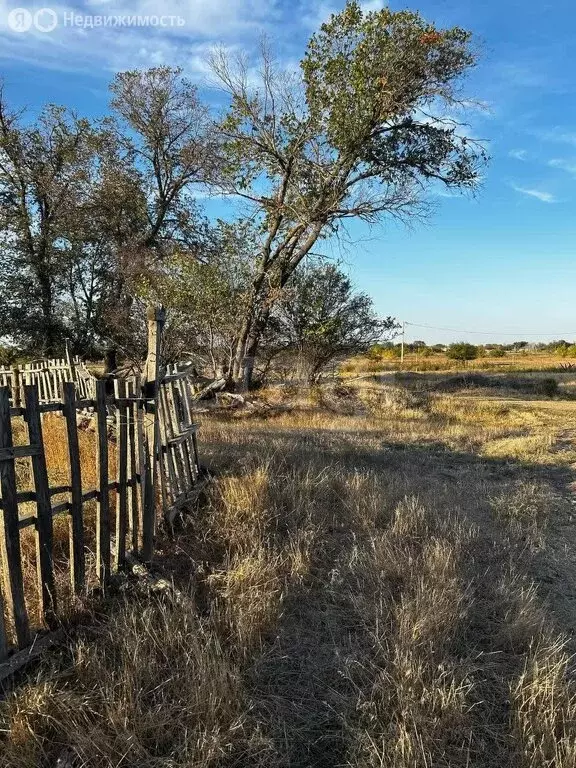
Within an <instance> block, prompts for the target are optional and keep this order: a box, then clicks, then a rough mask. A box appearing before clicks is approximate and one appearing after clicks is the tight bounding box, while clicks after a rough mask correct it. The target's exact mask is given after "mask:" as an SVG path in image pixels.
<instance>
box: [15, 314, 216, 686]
mask: <svg viewBox="0 0 576 768" xmlns="http://www.w3.org/2000/svg"><path fill="white" fill-rule="evenodd" d="M161 328H162V314H161V313H158V312H154V313H152V314H151V315H149V355H148V360H147V363H146V367H145V370H144V375H143V377H142V380H141V379H140V378H139V377H138V376H133V377H132V378H130V379H126V380H121V379H117V380H115V381H114V382H113V387H114V391H113V393H108V392H107V381H106V380H96V379H95V380H94V381H93V382H91V383H89V385H83V384H82V383H81V382H82V381H84V382H86V381H88V379H82V377H80V376H78V375H77V373H78V370H79V367H78V365H79V364H78V362H75V367H76V370H75V373H74V378H73V379H72V378H71V369H70V365H68V364H67V362H66V361H64V360H58V361H43V362H41V363H34V364H30V365H28V366H23V367H22V368H20V369H18V370H15V369H10V370H9V371H7V370H6V369H0V491H1V496H0V513H1V517H0V523H1V525H0V574H1V576H2V579H0V679H1V677H2V673H3V672H2V668H3V666H6V667H10V668H11V663H12V660H13V659H15V658H16V657H15V656H14V657H10V654H11V653H13V652H14V651H15V650H16V648H21V649H22V648H25V647H27V646H28V644H29V642H30V639H31V636H32V634H33V632H34V631H38V629H39V628H40V627H39V626H37V620H34V619H33V617H32V618H31V616H30V615H29V612H28V610H27V600H28V596H29V595H30V594H32V592H36V593H37V595H38V599H39V603H38V604H39V614H40V617H41V619H42V623H43V625H44V626H45V627H48V628H51V627H53V626H54V625H55V624H56V623H57V622H58V621H59V612H58V611H59V595H58V589H59V584H61V581H59V580H58V578H57V577H56V573H55V563H54V541H53V539H54V532H53V525H54V522H53V521H54V516H56V515H61V514H65V515H67V516H68V520H69V548H68V557H67V559H66V563H67V567H68V569H69V574H70V582H71V587H72V590H73V592H74V593H75V594H82V593H85V591H86V588H87V586H89V585H92V586H94V585H95V584H99V585H100V587H101V588H102V589H106V587H107V585H108V583H109V581H110V578H111V577H112V576H113V574H114V573H115V572H118V571H121V570H122V569H123V568H124V567H125V565H126V562H127V558H128V553H130V555H131V556H133V557H137V558H139V559H140V560H141V561H143V562H149V561H150V560H151V559H152V556H153V553H154V543H155V535H156V527H157V522H158V518H159V516H162V517H163V518H164V519H165V520H166V521H167V522H168V523H169V524H170V525H171V524H172V523H173V521H174V518H175V516H176V514H177V513H178V512H179V511H181V510H182V509H183V508H185V507H186V505H187V504H190V503H191V502H192V501H193V500H194V499H195V498H196V497H197V495H198V493H199V491H200V489H201V487H202V483H201V481H200V464H199V459H198V445H197V439H196V431H197V428H198V425H197V424H196V423H195V422H194V397H195V395H196V391H195V384H194V379H195V375H194V373H193V371H192V370H191V368H190V366H178V367H172V368H169V369H168V370H167V372H163V371H161V370H160V366H159V350H160V332H161ZM67 365H68V367H66V366H67ZM87 393H89V394H90V396H89V397H87V396H86V395H87ZM79 411H81V412H82V413H84V414H85V413H87V412H89V413H91V414H93V417H94V421H95V427H96V455H95V457H94V460H95V462H96V466H97V478H98V482H97V487H96V488H88V489H87V488H85V487H84V484H83V477H82V463H81V457H80V444H79V439H78V426H77V421H78V412H79ZM46 413H55V414H60V415H61V416H62V418H63V426H64V427H65V433H66V438H67V456H68V465H69V482H68V483H67V484H66V485H64V486H58V487H54V486H53V485H51V484H50V478H49V474H48V471H47V466H46V456H45V447H44V437H43V422H42V419H43V414H46ZM82 418H84V417H82ZM15 419H23V421H24V423H25V425H26V427H27V444H26V445H14V440H13V423H14V420H15ZM110 441H113V443H114V444H115V454H116V467H115V471H114V474H113V477H112V478H111V477H110V476H109V475H110V474H111V473H110V471H109V466H108V458H109V443H110ZM21 458H29V459H30V462H31V465H32V475H33V482H34V489H33V490H28V489H27V490H19V488H18V478H17V473H16V461H17V460H18V459H21ZM55 496H59V497H62V496H64V497H65V499H66V500H65V501H62V500H60V499H59V500H58V502H57V503H53V497H55ZM89 501H95V502H96V521H95V526H94V527H95V530H94V531H93V534H94V538H95V569H94V570H91V571H90V572H89V573H88V568H87V549H86V540H85V539H86V519H85V505H86V503H87V502H89ZM159 501H160V502H161V503H160V504H159V503H158V502H159ZM30 502H32V503H34V504H35V513H34V514H26V515H25V514H24V513H23V510H22V505H24V504H29V503H30ZM29 527H31V528H33V530H34V537H35V543H36V566H37V577H36V578H37V583H36V584H34V583H28V582H27V579H30V576H29V574H30V570H29V569H24V568H23V560H22V551H21V542H20V537H21V532H22V531H24V530H25V529H27V528H29ZM90 535H92V534H90ZM58 567H59V568H60V569H61V568H62V562H61V561H59V564H58ZM35 621H36V624H35ZM9 657H10V658H11V661H10V662H9V663H8V662H5V661H4V660H5V659H7V658H9Z"/></svg>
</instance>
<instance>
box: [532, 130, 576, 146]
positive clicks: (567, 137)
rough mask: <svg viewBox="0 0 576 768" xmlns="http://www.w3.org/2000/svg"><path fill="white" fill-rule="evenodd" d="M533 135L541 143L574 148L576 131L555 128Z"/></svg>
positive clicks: (536, 132)
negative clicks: (569, 145) (566, 145)
mask: <svg viewBox="0 0 576 768" xmlns="http://www.w3.org/2000/svg"><path fill="white" fill-rule="evenodd" d="M534 133H535V135H536V136H537V137H538V138H539V139H540V140H541V141H549V142H554V143H558V144H572V145H573V146H575V147H576V131H571V130H566V129H565V128H559V127H556V128H550V129H547V130H543V131H535V132H534Z"/></svg>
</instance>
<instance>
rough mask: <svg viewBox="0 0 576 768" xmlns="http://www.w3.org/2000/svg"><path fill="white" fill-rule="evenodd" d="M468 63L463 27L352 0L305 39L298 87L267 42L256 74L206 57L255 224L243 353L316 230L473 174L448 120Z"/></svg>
mask: <svg viewBox="0 0 576 768" xmlns="http://www.w3.org/2000/svg"><path fill="white" fill-rule="evenodd" d="M474 62H475V57H474V53H473V51H472V46H471V36H470V33H469V32H466V31H464V30H462V29H459V28H451V29H437V28H436V27H434V26H433V25H432V24H429V23H428V22H426V21H424V20H423V19H422V18H421V17H420V16H419V15H418V14H415V13H410V12H407V11H399V12H394V11H391V10H389V9H388V8H384V9H382V10H377V11H371V12H367V13H365V12H363V11H362V9H361V7H360V5H359V4H358V3H356V2H348V3H347V4H346V7H345V8H344V10H342V11H341V12H340V13H337V14H333V15H332V16H331V18H330V20H329V21H328V22H326V23H325V24H323V25H322V27H321V28H320V30H319V31H318V32H317V33H316V34H315V35H313V36H312V38H311V40H310V41H309V44H308V46H307V49H306V52H305V54H304V57H303V59H302V62H301V70H302V78H303V88H300V84H299V83H297V82H296V81H295V80H294V79H292V80H291V79H290V78H288V77H285V76H283V75H282V74H281V73H280V72H279V70H278V68H277V67H276V66H275V63H274V61H273V59H272V58H271V56H270V53H269V51H267V50H264V51H263V56H262V62H261V68H260V73H261V81H260V82H259V83H257V84H254V83H253V81H252V80H251V78H249V77H248V72H249V67H248V65H247V62H243V61H241V62H240V63H239V64H238V65H235V63H234V62H231V61H230V59H229V58H227V55H226V53H225V52H222V51H220V52H218V53H217V54H216V55H215V56H214V59H213V68H214V71H215V73H216V75H217V77H218V78H219V79H220V82H221V83H222V85H223V87H224V89H225V90H226V91H227V93H228V95H229V99H230V108H229V110H228V111H227V113H226V115H225V117H224V118H223V120H222V122H221V133H222V137H223V147H224V153H225V156H226V161H225V163H224V167H223V171H224V173H223V176H222V180H221V189H222V190H223V191H224V192H225V193H229V194H234V195H236V196H240V197H242V198H243V199H245V200H247V201H248V202H249V203H251V204H252V206H253V211H252V213H251V215H252V216H253V217H254V219H255V220H258V221H259V222H260V224H261V237H260V243H259V249H258V253H257V255H256V260H257V261H258V264H259V270H260V271H259V273H257V276H256V279H255V281H254V291H253V296H252V300H251V303H250V306H249V307H248V308H247V314H246V317H245V318H244V322H243V327H242V332H241V334H240V335H239V339H238V355H237V358H238V359H241V358H242V356H243V355H244V353H245V350H247V349H249V350H250V354H252V353H253V352H254V350H255V349H256V347H257V344H258V339H259V336H260V335H261V333H262V319H263V318H265V315H266V312H268V311H269V310H270V307H271V306H272V305H273V303H274V301H275V300H276V298H277V297H278V296H279V295H280V289H281V288H282V286H284V285H286V284H287V283H288V281H289V280H290V276H291V275H292V274H293V272H294V270H296V268H297V267H298V265H299V264H300V263H301V261H302V260H303V259H304V258H305V257H306V256H307V255H308V254H309V253H310V251H311V249H312V248H313V247H314V245H315V243H316V242H317V241H318V239H319V238H322V237H327V236H329V235H330V234H332V233H334V232H335V231H337V230H338V228H339V227H340V226H341V225H342V222H343V221H345V220H346V219H348V218H360V219H363V220H365V221H369V222H374V221H377V220H379V219H381V218H382V217H386V216H388V215H392V216H394V217H396V218H400V219H406V218H410V217H413V216H418V215H419V214H420V213H422V211H423V209H424V208H425V207H426V203H425V196H424V194H423V192H424V191H425V189H426V187H427V185H428V184H430V183H434V184H436V183H438V182H441V183H444V184H445V185H446V186H448V187H451V188H455V189H462V188H470V187H473V186H474V185H475V184H476V183H477V181H478V179H479V173H480V170H481V168H482V166H483V164H484V162H485V160H486V156H485V153H484V152H483V150H482V148H481V147H480V146H479V145H478V144H477V142H475V141H474V140H472V139H471V138H470V137H467V136H465V135H461V134H460V133H459V130H457V128H456V125H455V124H454V122H453V121H451V120H450V119H446V112H447V110H448V109H449V108H451V107H452V105H453V103H454V101H456V100H457V98H458V88H459V85H460V80H461V78H462V76H463V75H464V74H465V73H466V72H467V71H468V70H469V69H470V68H471V67H472V66H473V65H474ZM264 324H265V323H264Z"/></svg>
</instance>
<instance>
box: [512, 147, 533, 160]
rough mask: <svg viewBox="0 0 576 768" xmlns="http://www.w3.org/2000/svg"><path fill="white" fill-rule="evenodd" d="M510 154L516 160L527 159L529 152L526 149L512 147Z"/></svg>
mask: <svg viewBox="0 0 576 768" xmlns="http://www.w3.org/2000/svg"><path fill="white" fill-rule="evenodd" d="M508 155H509V156H510V157H513V158H514V159H515V160H526V158H527V157H528V152H527V151H526V150H525V149H511V150H510V152H508Z"/></svg>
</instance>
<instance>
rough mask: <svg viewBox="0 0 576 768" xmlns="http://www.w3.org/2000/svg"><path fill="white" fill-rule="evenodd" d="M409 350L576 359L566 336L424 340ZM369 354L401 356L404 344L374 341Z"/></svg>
mask: <svg viewBox="0 0 576 768" xmlns="http://www.w3.org/2000/svg"><path fill="white" fill-rule="evenodd" d="M404 351H405V352H406V353H411V354H416V355H418V356H420V357H431V356H433V355H446V357H448V358H449V359H451V360H461V361H465V360H476V359H477V358H483V357H505V356H506V355H508V354H519V353H525V354H530V353H547V354H554V355H558V356H559V357H568V358H576V342H569V341H565V340H563V339H560V340H558V341H551V342H549V343H544V342H532V343H531V342H528V341H514V342H512V343H510V344H470V343H469V342H464V341H462V342H455V343H452V344H430V345H428V344H426V342H425V341H418V340H416V341H412V342H408V343H405V344H404ZM367 354H368V357H369V358H371V359H374V360H377V359H381V358H399V357H400V355H401V345H400V344H399V343H393V342H392V341H389V342H387V343H383V344H374V345H373V346H372V347H370V349H369V350H368V353H367Z"/></svg>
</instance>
